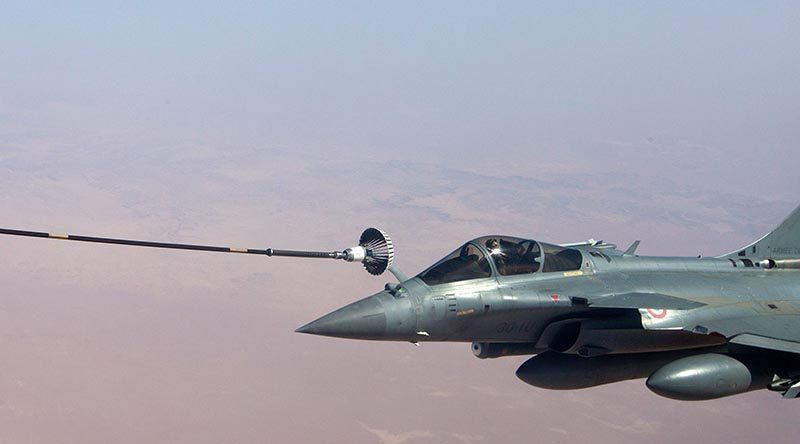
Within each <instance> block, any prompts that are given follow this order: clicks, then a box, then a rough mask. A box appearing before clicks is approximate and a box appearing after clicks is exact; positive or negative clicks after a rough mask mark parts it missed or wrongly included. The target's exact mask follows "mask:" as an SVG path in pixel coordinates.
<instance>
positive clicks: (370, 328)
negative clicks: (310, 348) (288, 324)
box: [295, 296, 386, 339]
mask: <svg viewBox="0 0 800 444" xmlns="http://www.w3.org/2000/svg"><path fill="white" fill-rule="evenodd" d="M295 331H296V332H298V333H308V334H312V335H321V336H334V337H337V338H350V339H383V338H384V337H385V335H386V311H385V310H384V307H383V304H382V303H381V301H380V300H378V298H377V297H375V296H370V297H368V298H365V299H362V300H360V301H357V302H354V303H352V304H350V305H347V306H344V307H342V308H340V309H338V310H336V311H333V312H331V313H328V314H327V315H325V316H323V317H321V318H319V319H317V320H316V321H313V322H310V323H308V324H306V325H304V326H302V327H300V328H298V329H297V330H295Z"/></svg>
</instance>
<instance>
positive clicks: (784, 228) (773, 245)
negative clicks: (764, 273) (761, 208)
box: [721, 207, 800, 261]
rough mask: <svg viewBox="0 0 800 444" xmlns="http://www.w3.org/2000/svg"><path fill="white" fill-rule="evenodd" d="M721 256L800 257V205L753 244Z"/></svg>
mask: <svg viewBox="0 0 800 444" xmlns="http://www.w3.org/2000/svg"><path fill="white" fill-rule="evenodd" d="M721 257H727V258H732V259H735V258H741V259H751V260H753V261H755V260H761V259H800V207H797V208H795V210H794V211H792V214H790V215H789V217H787V218H786V219H785V220H784V221H783V222H781V224H780V225H778V228H776V229H774V230H772V231H771V232H770V233H769V234H767V235H766V236H764V237H762V238H761V239H759V240H757V241H755V242H753V243H752V244H750V245H748V246H746V247H744V248H741V249H738V250H736V251H734V252H732V253H728V254H725V255H723V256H721Z"/></svg>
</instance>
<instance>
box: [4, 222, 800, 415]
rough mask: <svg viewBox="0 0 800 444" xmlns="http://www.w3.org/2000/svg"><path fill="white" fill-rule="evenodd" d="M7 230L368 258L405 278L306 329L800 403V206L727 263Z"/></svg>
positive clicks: (581, 252)
mask: <svg viewBox="0 0 800 444" xmlns="http://www.w3.org/2000/svg"><path fill="white" fill-rule="evenodd" d="M0 234H10V235H20V236H32V237H42V238H56V239H65V240H74V241H82V242H99V243H110V244H123V245H133V246H144V247H157V248H177V249H189V250H201V251H216V252H224V253H244V254H261V255H267V256H290V257H315V258H331V259H344V260H346V261H351V262H362V263H363V264H364V266H365V267H366V269H367V271H369V272H370V273H372V274H375V275H379V274H381V273H383V272H384V271H386V270H389V271H390V272H391V273H393V274H394V276H395V277H396V278H397V280H398V281H399V283H397V284H386V286H385V288H384V289H383V290H382V291H380V292H378V293H376V294H374V295H372V296H369V297H367V298H364V299H362V300H359V301H357V302H354V303H352V304H350V305H347V306H345V307H343V308H340V309H338V310H336V311H334V312H332V313H329V314H327V315H325V316H323V317H321V318H319V319H317V320H316V321H313V322H311V323H309V324H307V325H304V326H302V327H300V328H298V329H297V331H298V332H301V333H309V334H314V335H324V336H333V337H338V338H349V339H365V340H377V341H409V342H412V343H415V344H417V343H420V342H429V341H453V342H471V343H472V352H473V354H474V355H475V356H477V357H478V358H481V359H486V358H499V357H503V356H514V355H534V356H533V357H531V358H530V359H528V360H527V361H526V362H525V363H524V364H522V366H520V367H519V369H518V370H517V376H518V377H519V378H520V379H521V380H522V381H524V382H526V383H528V384H531V385H534V386H536V387H541V388H547V389H556V390H571V389H580V388H586V387H592V386H596V385H601V384H608V383H612V382H617V381H622V380H628V379H639V378H647V382H646V384H647V387H648V388H650V389H651V390H652V391H653V392H655V393H657V394H659V395H662V396H666V397H669V398H673V399H680V400H705V399H714V398H720V397H724V396H730V395H735V394H738V393H743V392H747V391H751V390H759V389H769V390H772V391H776V392H779V393H782V395H783V397H784V398H796V397H798V396H800V207H798V208H797V209H796V210H795V211H794V212H792V214H791V215H789V217H788V218H786V220H785V221H783V223H781V224H780V226H778V227H777V228H776V229H775V230H774V231H772V232H770V233H769V234H767V235H766V236H764V237H762V238H761V239H759V240H757V241H756V242H753V243H752V244H750V245H748V246H746V247H744V248H741V249H738V250H735V251H734V252H732V253H728V254H724V255H721V256H717V257H647V256H639V255H637V254H636V249H637V247H638V245H639V242H638V241H636V242H634V243H633V245H631V246H630V247H629V248H628V249H626V250H625V251H620V250H617V248H616V247H615V246H614V245H612V244H607V243H604V242H602V241H588V242H583V243H576V244H567V245H556V244H551V243H546V242H539V241H535V240H532V239H522V238H517V237H511V236H500V235H495V236H484V237H480V238H477V239H474V240H471V241H469V242H466V243H465V244H464V245H462V246H460V247H459V248H457V249H456V250H455V251H453V252H452V253H451V254H449V255H447V256H446V257H445V258H444V259H442V260H440V261H439V262H437V263H435V264H433V265H432V266H431V267H429V268H427V269H426V270H424V271H423V272H421V273H419V274H418V275H417V276H415V277H413V278H407V277H406V276H405V275H403V274H402V273H401V272H399V271H398V270H397V269H395V268H394V267H393V265H392V262H393V258H394V246H393V244H392V241H391V239H389V237H388V236H387V235H386V233H384V232H383V231H381V230H378V229H375V228H370V229H368V230H366V231H365V232H364V234H363V235H362V236H361V239H360V242H359V245H358V246H355V247H352V248H348V249H346V250H344V251H333V252H313V251H295V250H274V249H265V250H259V249H237V248H229V247H213V246H203V245H187V244H173V243H162V242H150V241H138V240H126V239H111V238H100V237H89V236H74V235H66V234H53V233H44V232H32V231H22V230H11V229H0Z"/></svg>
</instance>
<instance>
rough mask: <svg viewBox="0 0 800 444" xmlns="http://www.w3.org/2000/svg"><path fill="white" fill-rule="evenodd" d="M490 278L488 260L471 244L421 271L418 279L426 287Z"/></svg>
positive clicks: (490, 271)
mask: <svg viewBox="0 0 800 444" xmlns="http://www.w3.org/2000/svg"><path fill="white" fill-rule="evenodd" d="M491 276H492V270H491V268H490V266H489V260H488V259H487V258H486V255H485V254H484V253H483V251H481V250H480V249H479V248H478V247H476V246H475V245H473V244H465V245H464V246H463V247H461V248H459V249H458V250H456V251H454V252H452V253H450V254H449V255H448V256H447V257H445V258H444V259H442V260H440V261H439V262H437V263H435V264H434V265H433V266H432V267H430V268H428V269H427V270H425V271H423V272H422V273H421V274H420V275H419V278H420V279H422V281H423V282H425V283H426V284H428V285H440V284H446V283H450V282H456V281H466V280H470V279H480V278H488V277H491Z"/></svg>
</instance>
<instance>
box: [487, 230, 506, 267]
mask: <svg viewBox="0 0 800 444" xmlns="http://www.w3.org/2000/svg"><path fill="white" fill-rule="evenodd" d="M485 245H486V249H487V250H489V255H491V256H492V259H493V260H494V264H495V265H496V266H497V271H498V272H499V273H500V274H502V275H505V274H506V265H507V262H508V257H507V255H506V254H505V253H504V252H503V249H502V248H501V246H500V241H499V240H497V239H489V240H487V241H486V244H485Z"/></svg>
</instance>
